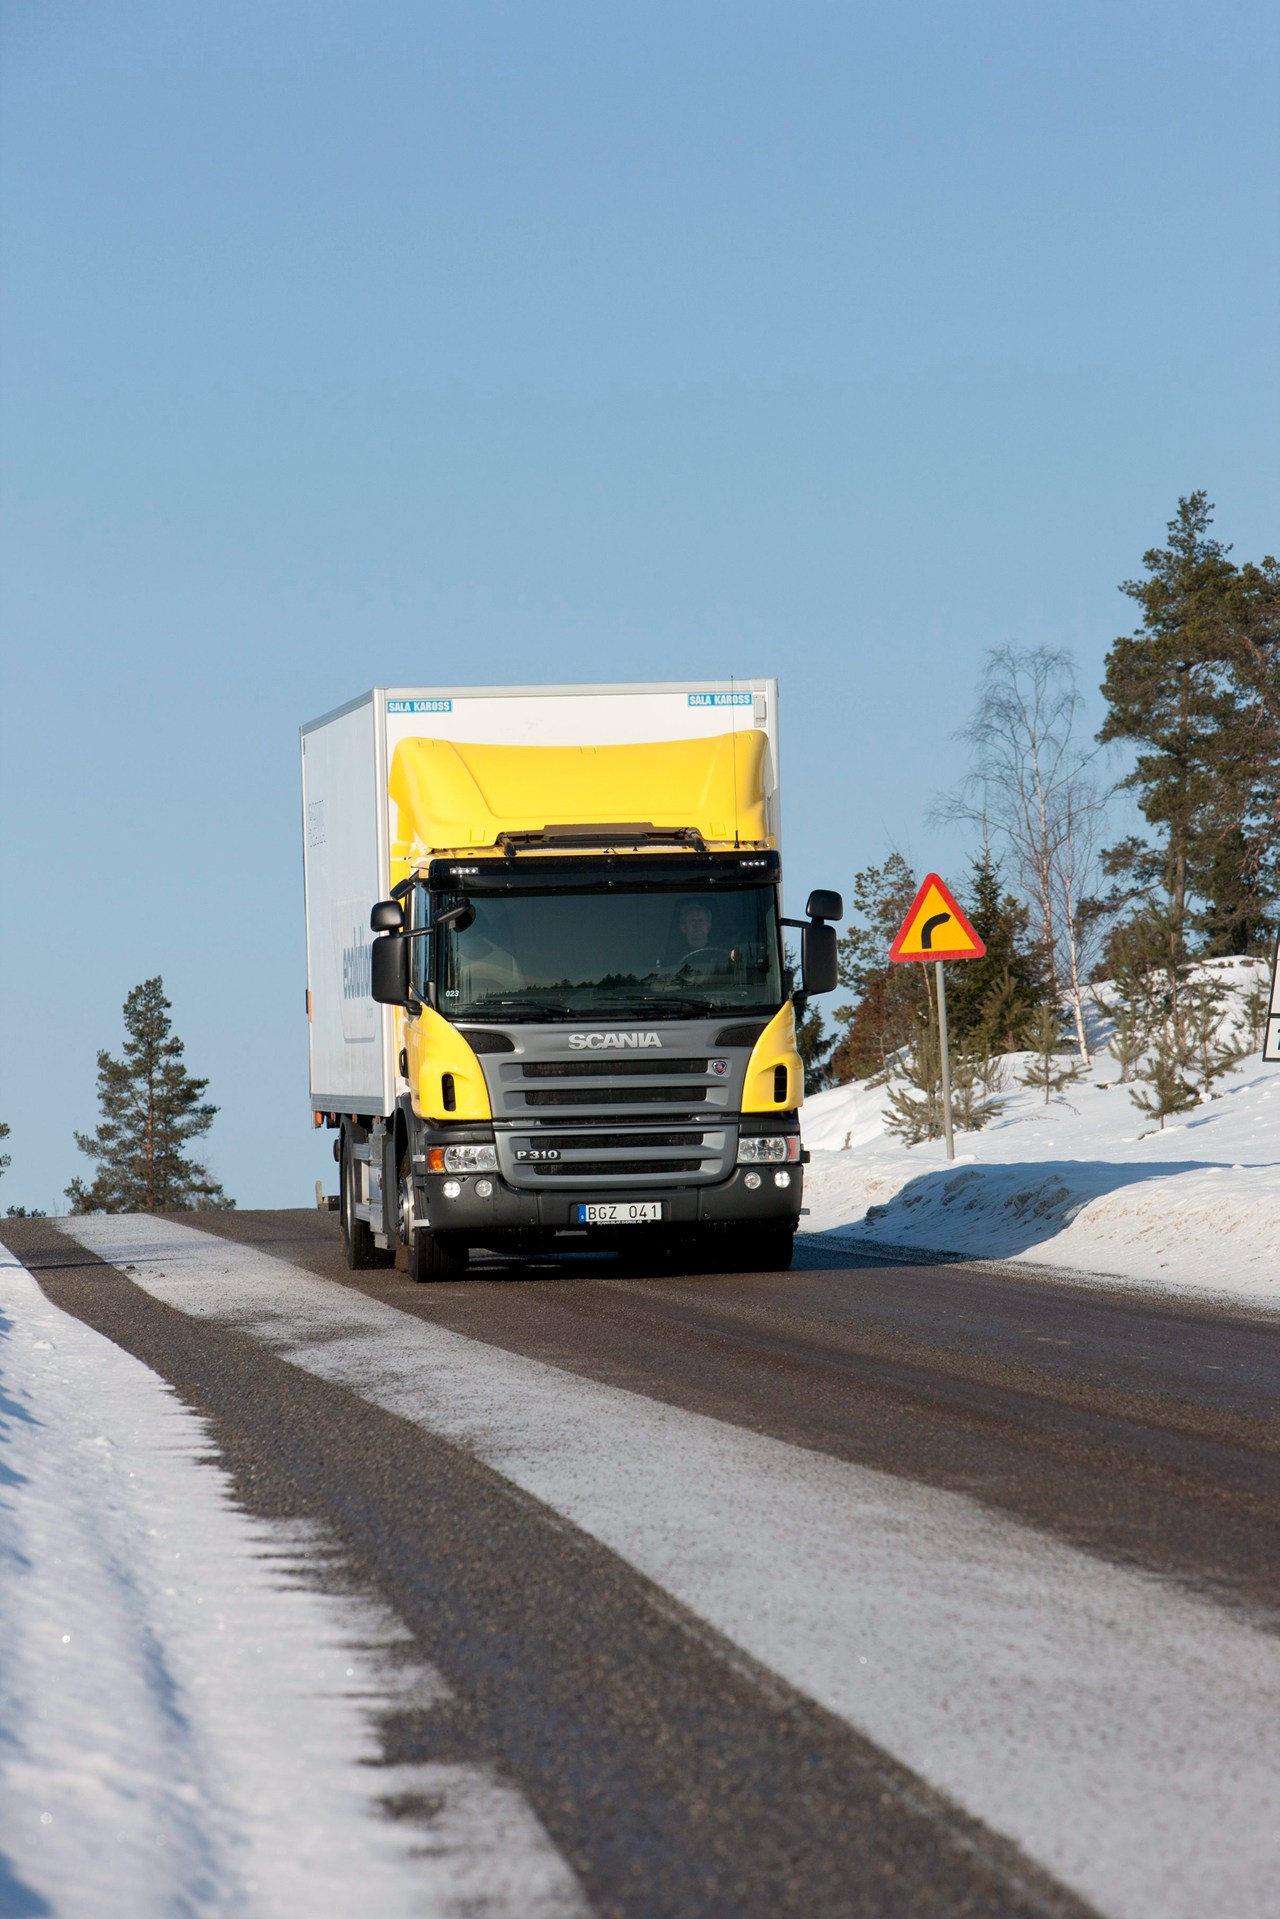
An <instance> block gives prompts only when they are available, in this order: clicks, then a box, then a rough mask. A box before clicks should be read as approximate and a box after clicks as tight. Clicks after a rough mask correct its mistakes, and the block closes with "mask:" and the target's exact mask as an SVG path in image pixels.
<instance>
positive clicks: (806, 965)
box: [373, 920, 839, 998]
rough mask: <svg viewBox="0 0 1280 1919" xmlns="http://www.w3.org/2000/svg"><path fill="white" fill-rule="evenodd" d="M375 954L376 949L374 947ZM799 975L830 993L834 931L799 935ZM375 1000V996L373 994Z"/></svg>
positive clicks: (816, 929) (811, 987) (818, 925)
mask: <svg viewBox="0 0 1280 1919" xmlns="http://www.w3.org/2000/svg"><path fill="white" fill-rule="evenodd" d="M373 950H374V953H375V955H376V954H377V951H378V949H377V947H376V946H375V947H374V949H373ZM800 974H801V977H802V979H803V980H804V990H805V992H806V993H830V992H831V991H832V990H833V988H834V987H835V986H836V985H837V983H838V978H839V976H838V974H837V971H836V929H835V927H834V926H825V925H824V924H823V923H822V921H821V920H814V921H813V922H812V923H811V924H810V925H808V926H806V927H805V929H804V931H803V932H802V933H801V935H800ZM374 997H375V998H376V997H377V995H376V994H375V996H374Z"/></svg>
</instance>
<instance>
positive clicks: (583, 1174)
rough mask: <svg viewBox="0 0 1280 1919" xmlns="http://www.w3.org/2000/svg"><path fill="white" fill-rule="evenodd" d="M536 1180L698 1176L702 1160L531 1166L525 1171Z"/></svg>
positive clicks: (589, 1161) (582, 1161)
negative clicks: (673, 1174) (685, 1174)
mask: <svg viewBox="0 0 1280 1919" xmlns="http://www.w3.org/2000/svg"><path fill="white" fill-rule="evenodd" d="M524 1170H525V1171H527V1172H530V1173H532V1174H533V1175H534V1177H535V1178H536V1179H586V1178H589V1179H599V1178H602V1177H605V1178H608V1179H635V1178H636V1177H637V1176H638V1175H641V1176H643V1175H647V1176H648V1177H649V1178H651V1179H669V1178H670V1177H671V1175H672V1173H698V1172H701V1170H702V1161H701V1160H700V1159H576V1160H572V1161H567V1160H566V1161H561V1162H560V1163H558V1164H556V1165H554V1166H529V1167H526V1168H525V1169H524Z"/></svg>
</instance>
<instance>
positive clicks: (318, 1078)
mask: <svg viewBox="0 0 1280 1919" xmlns="http://www.w3.org/2000/svg"><path fill="white" fill-rule="evenodd" d="M302 788H303V824H304V833H303V840H304V872H305V891H306V932H307V1011H308V1016H309V1021H310V1027H309V1030H310V1053H311V1107H312V1115H313V1120H314V1123H315V1124H316V1125H317V1126H322V1125H327V1126H329V1127H330V1128H332V1129H333V1130H334V1131H335V1133H336V1135H337V1137H336V1140H335V1143H334V1153H335V1157H336V1158H337V1160H338V1163H339V1167H340V1174H341V1177H340V1198H339V1210H340V1212H341V1219H342V1234H343V1244H344V1247H345V1249H346V1257H347V1260H348V1263H349V1264H350V1265H351V1266H353V1267H360V1266H368V1265H374V1264H379V1263H385V1262H387V1261H389V1260H391V1259H396V1261H397V1263H399V1264H400V1265H402V1266H403V1267H404V1268H405V1269H406V1270H407V1271H408V1272H409V1273H410V1274H412V1276H413V1277H414V1278H415V1279H418V1280H427V1279H433V1278H437V1277H443V1276H445V1275H448V1274H452V1273H457V1272H460V1271H462V1270H463V1269H464V1268H465V1266H466V1264H467V1258H468V1254H469V1252H470V1249H471V1248H472V1247H487V1248H490V1249H493V1250H497V1251H504V1250H506V1251H513V1252H533V1251H538V1250H542V1249H545V1248H548V1247H551V1246H560V1247H562V1248H563V1249H564V1250H565V1251H569V1250H571V1249H573V1248H578V1249H583V1248H591V1247H595V1246H600V1247H609V1248H613V1249H619V1250H621V1251H623V1252H624V1253H628V1252H629V1253H631V1254H633V1255H636V1256H638V1257H639V1258H640V1259H642V1260H644V1261H646V1262H648V1261H661V1260H662V1259H665V1258H670V1257H681V1258H685V1259H687V1260H689V1261H690V1262H691V1263H693V1264H695V1265H701V1266H704V1267H706V1266H710V1267H713V1268H721V1269H732V1270H743V1269H760V1268H768V1269H777V1268H785V1267H786V1266H787V1265H788V1264H789V1263H790V1260H791V1249H792V1241H793V1237H794V1233H795V1228H796V1223H797V1221H798V1219H799V1216H800V1210H801V1200H802V1192H803V1174H802V1167H803V1161H804V1157H805V1156H804V1154H803V1152H802V1149H801V1143H800V1125H799V1115H798V1108H799V1106H800V1102H801V1098H802V1096H803V1084H804V1075H803V1069H802V1066H801V1062H800V1059H799V1056H798V1054H797V1052H796V1036H795V1015H796V1010H797V1007H798V1006H802V1005H803V1002H804V999H805V997H806V996H807V995H809V994H811V993H816V992H827V991H829V990H830V989H831V988H832V987H833V986H834V985H835V981H836V955H835V944H836V936H835V929H834V926H833V925H832V924H831V922H832V921H835V920H838V919H839V918H840V917H841V914H842V907H841V902H840V897H839V895H838V894H836V893H832V892H826V891H818V892H815V893H813V894H811V895H810V898H809V904H808V908H807V913H808V917H807V919H806V920H804V921H803V922H802V921H795V920H784V919H783V917H782V867H781V859H780V854H779V787H778V690H777V682H776V681H775V680H771V679H757V680H734V681H725V682H720V681H699V682H696V683H689V684H687V685H686V684H678V685H673V684H663V685H635V686H545V687H541V686H516V687H469V688H454V687H445V688H427V689H424V688H419V687H407V688H406V687H394V688H392V687H377V688H374V689H373V690H372V691H371V692H368V693H365V694H362V695H361V696H360V698H359V699H355V700H352V701H351V702H350V703H349V704H348V705H346V706H343V707H340V708H338V709H337V711H336V712H333V713H328V714H326V715H325V716H324V717H323V718H322V719H318V720H315V721H312V722H311V723H310V724H309V725H307V726H304V727H303V729H302ZM785 926H795V927H798V928H799V929H800V932H801V940H800V954H801V966H800V978H799V980H798V981H796V980H793V979H792V978H791V977H790V976H789V974H788V969H787V963H786V953H785V948H784V931H783V929H784V927H785ZM371 936H372V937H371Z"/></svg>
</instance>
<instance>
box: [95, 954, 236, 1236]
mask: <svg viewBox="0 0 1280 1919" xmlns="http://www.w3.org/2000/svg"><path fill="white" fill-rule="evenodd" d="M170 1010H171V1009H170V1004H169V1001H168V1000H167V999H166V998H165V996H164V982H163V980H161V979H159V978H156V979H149V980H144V981H143V982H142V984H141V985H140V986H135V987H134V989H133V991H132V992H131V993H130V995H129V997H128V999H127V1000H126V1001H125V1003H124V1023H125V1030H126V1032H127V1034H128V1038H127V1039H126V1040H125V1045H124V1058H123V1059H122V1060H115V1059H112V1057H111V1055H110V1053H107V1052H101V1053H99V1054H98V1104H99V1108H100V1118H99V1122H98V1130H97V1132H96V1133H93V1134H85V1133H77V1134H76V1145H77V1146H78V1147H79V1148H80V1151H81V1152H82V1153H85V1154H87V1155H88V1156H89V1158H90V1159H96V1160H97V1161H98V1162H99V1165H98V1171H97V1174H96V1175H95V1177H94V1180H93V1183H92V1184H91V1185H89V1186H86V1185H85V1184H84V1183H83V1181H81V1180H78V1179H74V1180H72V1182H71V1184H70V1186H69V1187H68V1188H67V1197H68V1199H69V1200H70V1201H71V1210H72V1212H73V1213H97V1212H101V1213H132V1212H141V1213H154V1212H161V1211H164V1210H166V1209H170V1208H172V1209H174V1210H179V1209H189V1208H206V1209H209V1210H216V1211H222V1210H225V1209H226V1208H228V1207H231V1206H234V1204H235V1201H234V1200H230V1199H228V1198H227V1196H226V1194H225V1193H224V1192H223V1190H222V1188H221V1186H219V1185H218V1183H217V1181H216V1180H213V1179H210V1177H209V1174H208V1172H207V1170H206V1169H205V1167H204V1166H202V1165H201V1164H200V1163H199V1162H198V1161H196V1160H192V1159H188V1158H187V1157H186V1156H185V1155H184V1153H183V1148H184V1147H185V1146H186V1145H187V1143H188V1142H189V1141H190V1140H193V1139H198V1138H199V1137H200V1136H201V1135H202V1134H204V1133H207V1132H208V1130H209V1128H210V1126H211V1125H212V1123H213V1117H214V1114H215V1113H216V1112H217V1110H218V1109H217V1107H216V1106H213V1105H210V1104H208V1103H206V1102H204V1101H203V1099H202V1095H203V1094H204V1091H205V1088H206V1087H207V1086H208V1084H209V1082H208V1080H207V1079H193V1078H192V1076H191V1075H190V1074H189V1073H188V1072H187V1070H186V1068H185V1066H184V1065H183V1064H182V1054H183V1046H182V1041H181V1040H180V1039H179V1038H178V1037H177V1036H176V1035H175V1034H174V1033H173V1031H172V1027H171V1022H170V1019H169V1013H170Z"/></svg>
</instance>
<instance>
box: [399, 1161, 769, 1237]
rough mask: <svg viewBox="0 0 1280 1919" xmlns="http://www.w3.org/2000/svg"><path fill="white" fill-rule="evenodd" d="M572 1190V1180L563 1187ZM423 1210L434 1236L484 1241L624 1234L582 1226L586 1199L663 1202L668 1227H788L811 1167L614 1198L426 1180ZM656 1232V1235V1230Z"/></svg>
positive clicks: (490, 1178)
mask: <svg viewBox="0 0 1280 1919" xmlns="http://www.w3.org/2000/svg"><path fill="white" fill-rule="evenodd" d="M778 1172H784V1173H785V1174H786V1176H787V1184H786V1185H785V1186H780V1185H778V1183H777V1180H776V1177H775V1175H776V1173H778ZM749 1174H756V1175H757V1176H758V1178H759V1181H760V1184H759V1185H758V1186H757V1187H755V1188H754V1189H752V1188H751V1187H749V1186H748V1185H747V1183H746V1181H747V1176H748V1175H749ZM478 1181H486V1182H487V1183H488V1184H489V1185H490V1186H491V1187H492V1189H493V1190H492V1192H491V1193H490V1194H489V1195H488V1196H487V1197H486V1196H483V1195H481V1194H479V1193H477V1192H476V1190H475V1189H476V1185H477V1182H478ZM562 1183H563V1185H564V1186H565V1187H572V1182H571V1181H568V1180H566V1181H564V1182H562ZM446 1184H448V1185H456V1186H457V1187H458V1189H459V1190H458V1193H457V1196H456V1197H454V1198H447V1197H446V1196H445V1193H444V1187H445V1186H446ZM415 1188H416V1191H415V1201H414V1205H415V1211H416V1212H417V1215H418V1218H419V1219H420V1220H421V1221H422V1222H423V1223H424V1224H425V1225H427V1226H429V1227H430V1228H431V1230H432V1231H433V1232H437V1233H439V1232H451V1233H460V1234H464V1235H465V1236H466V1237H467V1238H470V1239H476V1240H479V1241H480V1242H481V1243H483V1242H484V1239H485V1236H486V1234H487V1233H495V1232H498V1233H506V1232H539V1233H587V1234H590V1235H591V1236H592V1237H596V1236H599V1237H601V1238H603V1237H604V1236H605V1235H607V1234H608V1233H610V1232H614V1231H616V1230H617V1229H616V1228H610V1227H591V1226H579V1225H578V1223H577V1221H576V1220H575V1218H574V1208H575V1207H576V1206H578V1205H580V1204H582V1203H583V1202H584V1201H585V1202H588V1203H590V1204H593V1205H595V1204H599V1203H600V1202H604V1203H605V1204H606V1205H608V1204H610V1203H611V1202H617V1203H619V1204H622V1205H630V1204H631V1203H633V1202H634V1201H636V1200H655V1199H656V1200H661V1202H662V1222H661V1223H662V1226H663V1227H672V1226H674V1227H679V1228H687V1227H692V1226H697V1225H699V1224H701V1223H703V1222H708V1223H710V1222H714V1223H717V1224H720V1225H724V1224H736V1225H743V1226H749V1225H751V1224H752V1223H753V1222H765V1221H769V1222H774V1223H777V1222H780V1221H783V1220H785V1221H788V1222H789V1223H791V1224H792V1225H794V1224H795V1223H796V1221H797V1220H798V1219H799V1217H800V1207H801V1203H802V1200H803V1196H804V1178H803V1168H802V1167H800V1166H798V1165H791V1166H787V1167H781V1168H775V1167H772V1166H758V1167H753V1166H739V1167H737V1168H735V1170H734V1172H733V1173H732V1174H731V1175H730V1177H729V1178H728V1179H725V1180H718V1181H717V1182H716V1183H715V1184H714V1185H711V1186H645V1187H644V1188H643V1190H637V1188H636V1187H634V1186H632V1187H630V1188H621V1189H619V1190H617V1191H614V1192H609V1191H607V1190H601V1189H600V1188H598V1187H596V1186H595V1185H583V1186H582V1187H573V1189H572V1190H568V1191H556V1192H545V1193H544V1192H528V1191H523V1190H521V1191H517V1189H516V1188H515V1187H512V1186H508V1185H507V1183H506V1181H505V1180H504V1179H503V1178H502V1176H501V1174H500V1173H480V1174H476V1173H458V1174H454V1175H440V1174H434V1173H432V1174H426V1175H420V1176H419V1177H418V1178H417V1179H416V1180H415ZM623 1230H624V1231H625V1232H627V1233H634V1232H643V1231H644V1230H646V1229H645V1228H644V1227H635V1226H632V1227H626V1228H624V1229H623ZM650 1230H652V1229H651V1228H650Z"/></svg>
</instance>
